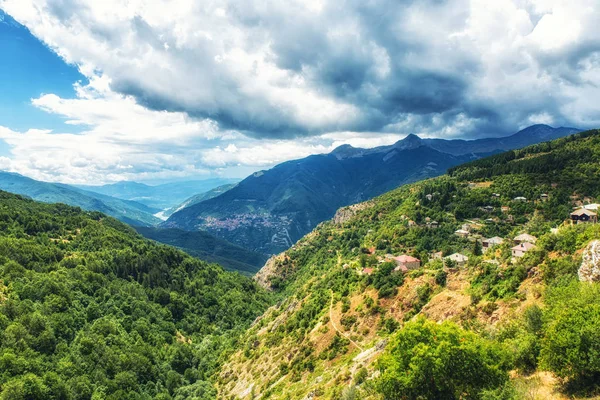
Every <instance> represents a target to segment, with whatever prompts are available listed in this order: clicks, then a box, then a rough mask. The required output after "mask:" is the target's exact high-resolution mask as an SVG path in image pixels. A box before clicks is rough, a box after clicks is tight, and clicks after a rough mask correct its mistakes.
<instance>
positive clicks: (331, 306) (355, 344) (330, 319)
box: [329, 290, 365, 353]
mask: <svg viewBox="0 0 600 400" xmlns="http://www.w3.org/2000/svg"><path fill="white" fill-rule="evenodd" d="M329 322H331V326H333V329H335V331H336V332H337V333H339V334H340V335H342V336H343V337H345V338H346V339H348V340H349V341H350V343H352V344H353V345H354V346H355V347H356V348H357V349H359V350H360V351H361V353H362V352H363V351H365V349H363V348H362V347H360V346H359V345H358V343H356V342H355V341H354V340H352V339H350V337H348V335H346V334H345V333H344V332H342V331H340V330H339V329H338V327H337V326H335V323H334V322H333V290H332V291H331V301H330V303H329Z"/></svg>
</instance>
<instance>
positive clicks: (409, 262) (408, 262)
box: [394, 254, 421, 270]
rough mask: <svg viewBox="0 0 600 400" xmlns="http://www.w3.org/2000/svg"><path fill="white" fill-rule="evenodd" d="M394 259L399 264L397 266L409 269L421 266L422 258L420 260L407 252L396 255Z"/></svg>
mask: <svg viewBox="0 0 600 400" xmlns="http://www.w3.org/2000/svg"><path fill="white" fill-rule="evenodd" d="M394 261H395V262H396V265H397V266H398V267H396V268H401V267H405V268H406V269H407V270H409V269H417V268H419V267H420V266H421V260H419V259H418V258H415V257H411V256H407V255H405V254H403V255H401V256H398V257H394Z"/></svg>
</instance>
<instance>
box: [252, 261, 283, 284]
mask: <svg viewBox="0 0 600 400" xmlns="http://www.w3.org/2000/svg"><path fill="white" fill-rule="evenodd" d="M280 257H281V256H280V255H275V256H272V257H271V258H269V259H268V260H267V262H266V263H265V265H264V266H263V267H262V268H261V269H260V271H258V272H257V273H256V275H254V280H255V281H256V283H258V284H259V285H260V286H262V287H263V288H265V289H268V290H270V289H271V277H273V276H275V275H276V273H277V260H278V259H279V258H280Z"/></svg>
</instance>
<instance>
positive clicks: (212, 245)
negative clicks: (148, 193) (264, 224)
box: [135, 227, 267, 276]
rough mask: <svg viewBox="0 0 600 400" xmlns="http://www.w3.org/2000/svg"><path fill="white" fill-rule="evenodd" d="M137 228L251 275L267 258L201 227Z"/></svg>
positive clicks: (208, 259)
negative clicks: (202, 229)
mask: <svg viewBox="0 0 600 400" xmlns="http://www.w3.org/2000/svg"><path fill="white" fill-rule="evenodd" d="M135 229H136V230H137V231H138V232H139V233H140V234H141V235H143V236H144V237H146V238H148V239H152V240H156V241H157V242H160V243H164V244H168V245H170V246H175V247H178V248H180V249H181V250H183V251H185V252H186V253H188V254H189V255H191V256H194V257H198V258H199V259H201V260H204V261H207V262H214V263H217V264H219V265H221V266H223V267H224V268H226V269H229V270H232V271H238V272H241V273H242V274H245V275H248V276H252V275H254V273H256V272H257V271H258V270H259V269H260V268H261V267H262V266H263V265H265V262H266V261H267V256H265V255H264V254H260V253H256V252H253V251H250V250H247V249H244V248H243V247H240V246H236V245H234V244H232V243H229V242H227V241H226V240H223V239H219V238H217V237H215V236H212V235H210V234H208V233H206V232H202V231H198V232H188V231H183V230H181V229H164V228H146V227H137V228H135Z"/></svg>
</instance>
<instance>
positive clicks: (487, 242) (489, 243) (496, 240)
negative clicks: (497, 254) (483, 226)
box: [481, 236, 504, 249]
mask: <svg viewBox="0 0 600 400" xmlns="http://www.w3.org/2000/svg"><path fill="white" fill-rule="evenodd" d="M502 243H504V239H502V238H501V237H499V236H494V237H493V238H489V239H483V240H482V241H481V244H482V246H483V248H484V249H489V248H490V247H493V246H499V245H501V244H502Z"/></svg>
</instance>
